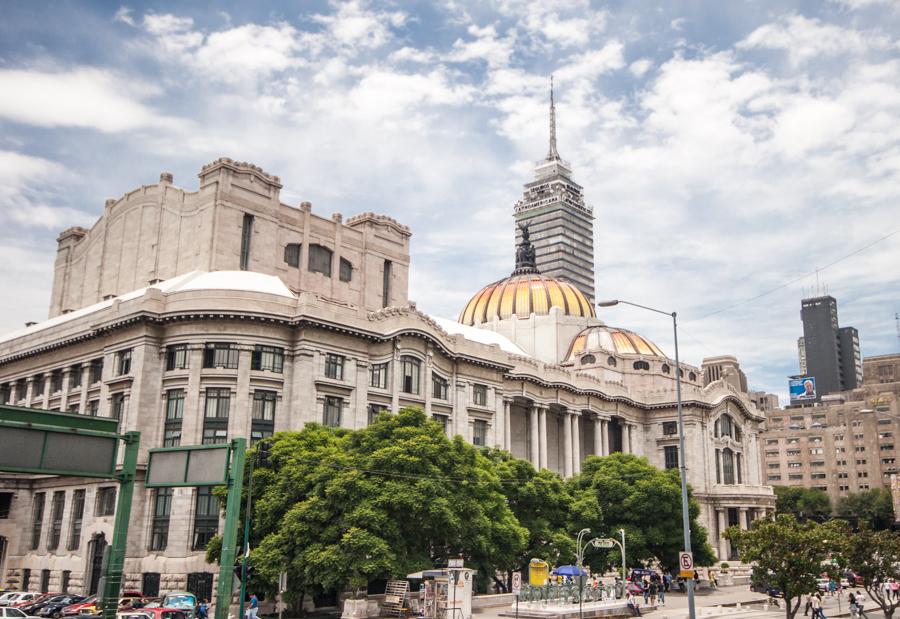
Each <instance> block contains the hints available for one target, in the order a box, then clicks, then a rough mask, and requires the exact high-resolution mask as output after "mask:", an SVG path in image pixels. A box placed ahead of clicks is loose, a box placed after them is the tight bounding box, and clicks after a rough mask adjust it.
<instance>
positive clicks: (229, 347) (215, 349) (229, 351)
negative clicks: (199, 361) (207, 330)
mask: <svg viewBox="0 0 900 619" xmlns="http://www.w3.org/2000/svg"><path fill="white" fill-rule="evenodd" d="M239 356H240V351H239V350H238V349H237V346H236V345H235V344H232V343H230V342H208V343H207V344H206V347H205V348H204V349H203V367H204V368H207V369H210V368H225V369H226V370H236V369H237V368H238V358H239Z"/></svg>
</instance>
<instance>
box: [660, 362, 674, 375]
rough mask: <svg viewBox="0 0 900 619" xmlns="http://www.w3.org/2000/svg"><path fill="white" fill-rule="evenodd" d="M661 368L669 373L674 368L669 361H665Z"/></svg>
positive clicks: (663, 371)
mask: <svg viewBox="0 0 900 619" xmlns="http://www.w3.org/2000/svg"><path fill="white" fill-rule="evenodd" d="M660 369H661V370H662V373H663V374H668V373H669V372H671V371H672V369H671V368H670V367H669V364H668V363H663V364H662V367H661V368H660Z"/></svg>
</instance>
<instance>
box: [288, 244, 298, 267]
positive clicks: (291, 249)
mask: <svg viewBox="0 0 900 619" xmlns="http://www.w3.org/2000/svg"><path fill="white" fill-rule="evenodd" d="M284 261H285V262H286V263H288V264H289V265H290V266H292V267H299V266H300V243H288V244H287V245H285V246H284Z"/></svg>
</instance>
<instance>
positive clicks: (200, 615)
mask: <svg viewBox="0 0 900 619" xmlns="http://www.w3.org/2000/svg"><path fill="white" fill-rule="evenodd" d="M208 616H209V602H207V601H206V598H203V599H202V600H200V606H198V607H197V619H207V617H208Z"/></svg>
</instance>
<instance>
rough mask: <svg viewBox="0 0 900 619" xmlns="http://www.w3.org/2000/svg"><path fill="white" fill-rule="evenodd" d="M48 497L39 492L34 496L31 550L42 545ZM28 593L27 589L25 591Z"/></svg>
mask: <svg viewBox="0 0 900 619" xmlns="http://www.w3.org/2000/svg"><path fill="white" fill-rule="evenodd" d="M46 498H47V495H46V494H44V493H43V492H38V493H36V494H35V495H34V499H33V502H32V504H31V550H37V549H38V546H40V545H41V528H42V527H43V525H44V500H45V499H46ZM25 590H26V591H27V589H25Z"/></svg>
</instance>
